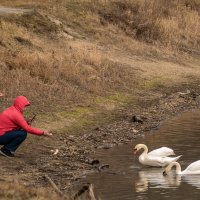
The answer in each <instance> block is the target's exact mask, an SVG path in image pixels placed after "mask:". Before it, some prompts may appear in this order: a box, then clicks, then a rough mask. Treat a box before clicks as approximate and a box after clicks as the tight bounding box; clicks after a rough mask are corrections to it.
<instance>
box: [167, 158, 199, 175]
mask: <svg viewBox="0 0 200 200" xmlns="http://www.w3.org/2000/svg"><path fill="white" fill-rule="evenodd" d="M173 166H176V174H200V160H197V161H196V162H193V163H191V164H190V165H189V166H188V167H187V168H186V169H185V170H183V171H181V166H180V164H179V163H178V162H172V163H171V164H169V166H167V167H166V168H165V171H164V172H163V175H166V174H167V173H168V172H169V171H170V170H171V169H172V167H173Z"/></svg>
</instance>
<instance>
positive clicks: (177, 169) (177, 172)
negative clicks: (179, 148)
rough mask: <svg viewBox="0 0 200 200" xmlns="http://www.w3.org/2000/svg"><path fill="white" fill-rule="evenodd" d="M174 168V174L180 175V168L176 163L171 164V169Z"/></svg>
mask: <svg viewBox="0 0 200 200" xmlns="http://www.w3.org/2000/svg"><path fill="white" fill-rule="evenodd" d="M173 166H176V174H181V166H180V164H179V163H178V162H174V163H172V165H171V167H173Z"/></svg>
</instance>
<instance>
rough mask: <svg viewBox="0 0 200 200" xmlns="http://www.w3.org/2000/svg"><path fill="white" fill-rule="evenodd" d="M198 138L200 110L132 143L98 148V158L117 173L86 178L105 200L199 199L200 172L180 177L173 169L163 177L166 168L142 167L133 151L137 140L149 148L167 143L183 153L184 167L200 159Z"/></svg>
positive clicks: (93, 175)
mask: <svg viewBox="0 0 200 200" xmlns="http://www.w3.org/2000/svg"><path fill="white" fill-rule="evenodd" d="M199 141H200V111H195V112H188V113H184V114H183V115H181V116H178V117H176V118H174V119H172V120H170V121H166V122H165V123H163V125H162V126H161V127H160V130H157V131H155V132H153V133H151V134H148V135H147V136H145V137H143V138H139V139H137V140H136V141H135V142H134V143H132V144H128V145H122V146H118V147H114V148H113V149H110V150H101V151H99V153H97V155H95V157H97V158H98V159H99V160H101V161H102V162H103V163H107V164H109V165H110V169H109V170H112V171H113V172H115V171H116V172H117V173H115V174H114V173H113V174H110V175H109V174H108V173H106V172H104V173H98V174H92V175H90V176H88V177H87V179H88V180H89V181H90V182H93V183H94V187H95V193H96V194H97V195H98V196H100V197H101V198H102V199H103V200H104V199H105V200H129V199H131V200H133V199H136V200H146V199H147V200H157V199H159V200H162V199H163V200H165V199H166V200H168V199H170V200H183V199H192V200H199V199H200V198H199V196H200V175H193V176H182V177H181V176H177V175H175V173H174V172H172V173H170V175H169V176H166V177H163V175H162V171H163V169H161V168H152V167H144V166H141V165H140V164H139V163H138V157H134V156H133V153H132V149H133V146H134V145H136V144H137V143H144V144H146V145H147V146H148V147H149V149H150V150H153V149H155V148H158V147H161V146H168V147H171V148H172V149H174V151H175V153H176V155H183V156H182V157H181V158H180V160H179V162H180V164H181V166H182V169H185V167H187V166H188V165H189V164H190V163H192V162H194V161H196V160H199V159H200V156H199V152H200V145H199Z"/></svg>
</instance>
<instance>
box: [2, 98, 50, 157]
mask: <svg viewBox="0 0 200 200" xmlns="http://www.w3.org/2000/svg"><path fill="white" fill-rule="evenodd" d="M29 105H30V102H29V101H28V100H27V98H26V97H24V96H18V97H17V98H16V99H15V100H14V103H13V105H12V106H10V107H9V108H7V109H6V110H4V111H3V112H2V113H0V145H4V146H3V147H2V148H1V149H0V154H2V155H3V156H6V157H14V152H15V151H16V150H17V148H18V147H19V146H20V145H21V144H22V142H23V141H24V140H25V139H26V137H27V133H31V134H34V135H38V136H42V135H44V136H52V133H50V132H49V131H44V130H39V129H36V128H33V127H32V126H30V125H29V124H28V123H27V121H26V120H25V119H24V116H23V111H24V110H25V108H26V107H27V106H29Z"/></svg>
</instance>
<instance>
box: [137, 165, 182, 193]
mask: <svg viewBox="0 0 200 200" xmlns="http://www.w3.org/2000/svg"><path fill="white" fill-rule="evenodd" d="M138 175H139V180H137V181H136V183H135V188H136V192H144V191H147V190H148V187H154V188H169V187H177V186H179V185H180V183H181V182H180V180H181V177H179V176H177V177H175V178H174V177H173V176H166V177H164V176H163V175H162V170H161V169H155V168H154V169H153V168H149V169H148V170H143V171H140V172H139V173H138Z"/></svg>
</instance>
